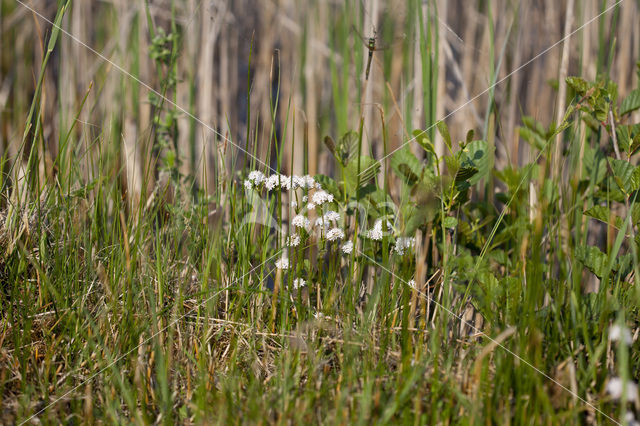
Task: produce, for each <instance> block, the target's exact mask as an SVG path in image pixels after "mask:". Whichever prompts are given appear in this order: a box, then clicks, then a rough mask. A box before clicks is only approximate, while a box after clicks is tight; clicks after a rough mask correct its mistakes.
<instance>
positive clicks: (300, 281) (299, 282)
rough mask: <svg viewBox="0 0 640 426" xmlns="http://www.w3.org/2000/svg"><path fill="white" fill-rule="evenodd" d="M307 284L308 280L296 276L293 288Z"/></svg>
mask: <svg viewBox="0 0 640 426" xmlns="http://www.w3.org/2000/svg"><path fill="white" fill-rule="evenodd" d="M306 284H307V282H306V281H305V280H304V279H303V278H296V279H295V280H293V288H295V289H296V290H297V289H299V288H301V287H304V286H305V285H306Z"/></svg>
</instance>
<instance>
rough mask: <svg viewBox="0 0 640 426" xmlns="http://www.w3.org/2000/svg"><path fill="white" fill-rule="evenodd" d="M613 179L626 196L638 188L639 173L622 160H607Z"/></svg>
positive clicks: (639, 183)
mask: <svg viewBox="0 0 640 426" xmlns="http://www.w3.org/2000/svg"><path fill="white" fill-rule="evenodd" d="M608 160H609V165H610V166H611V170H613V177H614V180H615V181H616V183H617V184H618V186H620V189H622V190H623V191H625V192H626V193H627V194H628V193H630V192H633V191H635V190H636V189H638V188H640V172H637V171H636V167H635V166H634V165H632V164H631V163H629V162H628V161H624V160H617V159H615V158H611V157H609V158H608Z"/></svg>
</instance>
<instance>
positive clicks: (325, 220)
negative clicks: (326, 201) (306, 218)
mask: <svg viewBox="0 0 640 426" xmlns="http://www.w3.org/2000/svg"><path fill="white" fill-rule="evenodd" d="M339 220H340V213H338V212H334V211H333V210H329V211H328V212H326V213H325V214H324V215H322V217H319V218H317V219H316V222H315V226H316V227H324V228H325V229H327V228H329V226H331V224H332V223H333V224H335V223H336V222H338V221H339Z"/></svg>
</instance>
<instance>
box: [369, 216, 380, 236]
mask: <svg viewBox="0 0 640 426" xmlns="http://www.w3.org/2000/svg"><path fill="white" fill-rule="evenodd" d="M367 236H368V237H369V238H371V239H372V240H376V241H380V240H381V239H382V219H378V220H376V221H375V222H374V223H373V228H371V229H370V230H369V232H367Z"/></svg>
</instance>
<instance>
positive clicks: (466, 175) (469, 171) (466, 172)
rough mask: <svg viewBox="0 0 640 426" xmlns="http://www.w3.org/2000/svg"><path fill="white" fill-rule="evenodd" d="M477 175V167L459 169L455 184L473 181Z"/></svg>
mask: <svg viewBox="0 0 640 426" xmlns="http://www.w3.org/2000/svg"><path fill="white" fill-rule="evenodd" d="M477 173H478V169H477V168H475V167H461V168H460V169H458V172H457V173H456V177H455V182H456V183H459V182H464V181H467V180H469V179H471V178H472V177H473V176H475V175H476V174H477Z"/></svg>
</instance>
